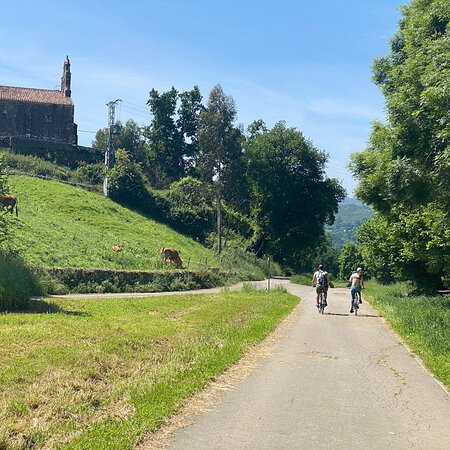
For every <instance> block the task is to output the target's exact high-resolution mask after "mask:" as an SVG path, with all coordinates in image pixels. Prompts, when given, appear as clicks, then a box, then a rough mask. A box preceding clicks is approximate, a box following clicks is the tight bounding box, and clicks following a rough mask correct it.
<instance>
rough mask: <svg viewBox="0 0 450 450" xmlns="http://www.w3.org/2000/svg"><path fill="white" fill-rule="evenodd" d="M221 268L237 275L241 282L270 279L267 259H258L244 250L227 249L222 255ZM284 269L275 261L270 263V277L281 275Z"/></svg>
mask: <svg viewBox="0 0 450 450" xmlns="http://www.w3.org/2000/svg"><path fill="white" fill-rule="evenodd" d="M221 266H222V268H223V269H225V270H229V271H231V272H233V273H235V274H237V276H238V278H239V279H240V280H262V279H264V278H266V277H268V275H269V273H268V268H267V258H265V257H263V258H257V257H256V256H255V255H254V254H253V253H249V252H247V251H246V250H245V249H243V248H240V249H239V248H235V247H225V248H224V251H223V252H222V255H221ZM282 273H283V272H282V269H281V266H280V265H279V264H277V263H276V262H274V261H271V262H270V275H271V276H273V275H281V274H282Z"/></svg>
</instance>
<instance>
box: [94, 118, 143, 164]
mask: <svg viewBox="0 0 450 450" xmlns="http://www.w3.org/2000/svg"><path fill="white" fill-rule="evenodd" d="M115 128H116V129H119V130H120V131H119V133H118V134H116V135H115V136H114V150H118V149H119V148H122V149H124V150H126V152H127V153H128V155H129V156H130V157H131V158H132V159H133V160H134V161H135V162H137V163H141V164H143V165H146V164H147V159H148V149H147V145H146V142H145V138H144V134H143V130H142V128H141V127H140V126H139V125H138V124H137V123H136V122H135V121H134V120H132V119H129V120H127V121H126V122H125V125H122V123H121V122H120V121H118V122H116V126H115ZM108 134H109V128H102V129H100V130H98V131H97V133H96V134H95V140H94V141H92V147H93V148H98V149H101V150H105V149H106V146H107V142H108Z"/></svg>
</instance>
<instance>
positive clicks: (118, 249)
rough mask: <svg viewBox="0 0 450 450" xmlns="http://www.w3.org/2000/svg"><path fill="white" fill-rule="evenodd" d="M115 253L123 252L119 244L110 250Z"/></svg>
mask: <svg viewBox="0 0 450 450" xmlns="http://www.w3.org/2000/svg"><path fill="white" fill-rule="evenodd" d="M112 249H113V250H114V251H115V252H121V251H122V250H123V247H122V246H121V245H120V244H116V245H113V248H112Z"/></svg>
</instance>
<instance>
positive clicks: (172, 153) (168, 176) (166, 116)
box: [145, 86, 203, 189]
mask: <svg viewBox="0 0 450 450" xmlns="http://www.w3.org/2000/svg"><path fill="white" fill-rule="evenodd" d="M178 100H180V106H179V108H178V110H177V104H178ZM201 100H202V96H201V94H200V90H199V88H198V87H197V86H195V87H194V88H193V89H192V90H191V91H187V92H182V93H179V92H178V91H177V90H176V89H175V88H174V87H172V89H171V90H170V91H167V92H163V93H162V94H160V93H159V92H158V91H156V90H155V89H152V90H151V91H150V93H149V100H148V102H147V104H148V105H149V107H150V110H151V112H152V115H153V120H152V123H151V124H150V126H149V127H148V128H147V130H146V132H145V136H146V137H147V139H148V145H149V162H148V167H147V166H146V175H147V176H148V178H149V180H150V182H151V183H152V185H153V186H154V187H156V188H158V189H161V188H167V187H168V186H169V185H170V183H172V182H174V181H178V180H180V179H181V178H183V177H184V176H186V175H187V174H188V173H189V172H190V171H191V169H192V161H193V158H194V156H195V154H196V152H197V139H198V137H197V127H198V120H199V115H200V111H201V110H202V108H203V107H202V104H201ZM177 116H178V118H177Z"/></svg>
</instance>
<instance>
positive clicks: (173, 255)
mask: <svg viewBox="0 0 450 450" xmlns="http://www.w3.org/2000/svg"><path fill="white" fill-rule="evenodd" d="M159 255H160V256H161V259H162V260H163V261H164V262H165V263H166V264H175V265H176V266H177V267H182V266H183V261H182V260H181V258H180V255H179V254H178V252H177V251H176V250H175V249H174V248H171V247H163V248H162V249H161V250H160V251H159Z"/></svg>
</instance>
